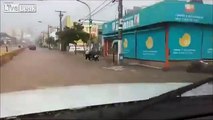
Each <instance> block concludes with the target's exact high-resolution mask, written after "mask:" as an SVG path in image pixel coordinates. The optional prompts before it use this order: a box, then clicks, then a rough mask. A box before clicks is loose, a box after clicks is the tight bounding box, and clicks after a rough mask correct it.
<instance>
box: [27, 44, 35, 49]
mask: <svg viewBox="0 0 213 120" xmlns="http://www.w3.org/2000/svg"><path fill="white" fill-rule="evenodd" d="M28 48H29V50H36V46H35V45H29V46H28Z"/></svg>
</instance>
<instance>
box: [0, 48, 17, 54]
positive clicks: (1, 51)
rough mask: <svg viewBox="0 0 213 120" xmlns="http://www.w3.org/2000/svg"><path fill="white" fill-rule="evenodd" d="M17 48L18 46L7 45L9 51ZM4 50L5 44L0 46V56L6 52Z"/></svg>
mask: <svg viewBox="0 0 213 120" xmlns="http://www.w3.org/2000/svg"><path fill="white" fill-rule="evenodd" d="M17 49H19V48H18V46H9V47H8V52H11V51H14V50H17ZM8 52H6V46H0V56H2V55H4V54H6V53H8Z"/></svg>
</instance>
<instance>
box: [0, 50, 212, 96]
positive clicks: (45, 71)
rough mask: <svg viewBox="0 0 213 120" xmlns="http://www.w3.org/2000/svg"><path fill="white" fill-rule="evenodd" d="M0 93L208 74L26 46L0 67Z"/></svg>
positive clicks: (175, 79) (189, 79) (174, 79)
mask: <svg viewBox="0 0 213 120" xmlns="http://www.w3.org/2000/svg"><path fill="white" fill-rule="evenodd" d="M0 69H1V74H0V80H1V83H0V84H1V93H3V92H11V91H20V90H29V89H38V88H46V87H56V86H71V85H86V84H107V83H143V82H146V83H147V82H150V83H155V82H159V83H162V82H196V81H198V80H202V79H205V78H208V77H211V76H212V75H208V74H200V73H187V72H185V71H168V72H164V71H161V70H156V69H151V68H145V67H137V66H111V65H110V64H108V63H106V62H104V60H103V58H101V59H100V61H99V62H94V61H88V60H85V59H84V57H83V55H81V54H78V55H74V54H71V53H65V52H60V51H56V50H48V49H41V48H38V49H37V50H36V51H30V50H28V49H26V50H25V51H24V52H23V53H21V54H19V55H17V56H16V57H14V58H13V60H12V61H10V62H9V63H6V64H4V65H3V66H1V67H0Z"/></svg>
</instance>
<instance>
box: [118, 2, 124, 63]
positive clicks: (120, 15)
mask: <svg viewBox="0 0 213 120" xmlns="http://www.w3.org/2000/svg"><path fill="white" fill-rule="evenodd" d="M122 32H123V0H118V40H119V42H118V61H117V62H118V64H120V61H121V60H122V59H123V55H122Z"/></svg>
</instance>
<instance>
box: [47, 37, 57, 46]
mask: <svg viewBox="0 0 213 120" xmlns="http://www.w3.org/2000/svg"><path fill="white" fill-rule="evenodd" d="M46 43H47V44H48V45H49V49H50V47H51V45H53V46H55V45H56V41H55V40H54V38H53V37H49V38H47V39H46Z"/></svg>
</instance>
